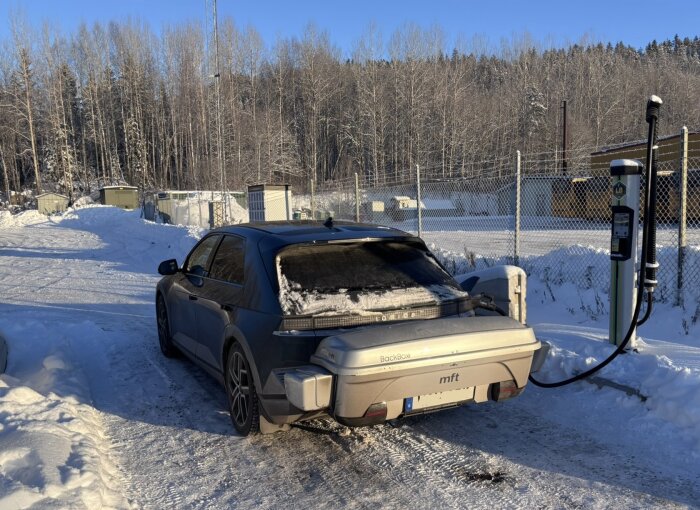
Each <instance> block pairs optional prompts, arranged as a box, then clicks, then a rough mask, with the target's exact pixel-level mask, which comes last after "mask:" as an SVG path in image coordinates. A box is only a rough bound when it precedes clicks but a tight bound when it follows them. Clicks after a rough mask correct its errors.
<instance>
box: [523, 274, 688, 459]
mask: <svg viewBox="0 0 700 510" xmlns="http://www.w3.org/2000/svg"><path fill="white" fill-rule="evenodd" d="M592 295H594V293H593V292H592V291H591V290H587V291H582V290H581V289H579V288H577V287H575V286H574V285H573V284H570V283H565V284H563V285H561V286H557V285H552V284H551V283H547V284H545V283H543V282H542V281H540V280H539V279H537V278H531V279H529V280H528V304H529V308H528V314H529V317H528V319H529V322H530V323H531V324H534V328H535V332H536V334H537V337H538V338H539V339H540V340H545V341H547V342H549V343H550V344H551V345H552V349H551V350H550V353H549V356H548V359H547V360H546V362H545V364H544V366H543V367H542V370H541V371H540V372H539V373H538V374H536V378H537V379H538V380H540V381H543V382H551V381H559V380H563V379H566V378H568V377H571V376H572V375H574V374H577V373H581V372H583V371H585V370H588V369H590V368H592V367H594V366H596V365H598V364H599V363H600V362H601V361H603V360H604V359H605V358H607V357H608V356H609V355H610V354H611V353H612V352H613V351H614V349H615V347H614V346H613V345H611V344H609V343H608V320H609V316H608V313H607V311H608V303H607V301H606V302H604V303H603V302H600V301H598V302H596V303H593V302H592V298H591V296H592ZM592 308H597V312H598V314H597V316H592V315H591V314H590V311H591V309H592ZM674 310H676V313H674ZM677 312H678V310H677V309H674V308H673V307H671V306H670V305H668V304H660V305H657V306H656V307H655V310H654V313H653V314H652V318H651V319H650V321H649V322H648V323H647V324H648V325H644V326H642V327H640V328H639V330H638V333H637V334H638V340H637V344H636V350H637V352H634V353H628V354H623V355H620V356H618V357H617V358H616V359H615V360H614V361H613V362H612V363H610V364H609V365H608V366H607V367H605V368H604V369H602V370H601V371H600V372H598V373H597V374H595V375H596V376H598V377H601V378H605V379H607V380H609V381H612V382H614V383H616V384H620V385H624V386H626V387H628V388H630V389H632V390H634V391H635V392H638V393H639V395H642V396H644V397H645V398H646V400H645V401H643V402H642V401H641V400H640V398H639V397H637V396H629V397H628V396H626V395H625V394H624V393H622V392H620V391H617V390H613V389H609V388H606V387H603V389H602V390H598V389H597V387H596V386H595V385H592V384H589V383H587V382H580V383H575V384H574V385H572V387H574V388H576V387H577V388H582V387H587V389H588V391H596V392H598V391H601V392H608V393H607V394H606V396H605V397H603V396H597V397H596V398H603V399H605V398H607V399H608V400H609V411H610V412H612V413H614V409H615V407H618V406H620V405H623V406H641V407H642V408H644V409H645V410H647V411H648V413H647V414H645V415H643V416H642V419H643V420H645V421H646V422H647V426H648V427H652V426H653V427H658V428H659V432H658V433H659V435H666V436H668V437H667V440H668V441H674V442H676V443H678V442H679V441H680V442H681V443H682V444H683V445H685V448H687V449H688V451H690V452H691V454H692V455H694V456H696V457H700V345H699V344H698V343H697V341H696V339H697V338H698V336H697V333H700V331H699V330H700V325H699V326H698V327H695V328H694V330H693V331H691V332H690V333H691V334H690V335H688V337H684V336H683V332H682V330H679V329H680V328H679V326H678V324H676V322H677V319H678V314H677ZM553 322H556V323H557V324H553ZM657 334H659V335H662V336H661V337H662V338H670V337H673V336H675V335H678V342H679V343H670V342H667V341H662V340H655V339H653V337H654V336H657ZM685 342H687V343H688V345H682V344H683V343H685ZM545 391H547V392H549V393H548V394H551V392H558V391H562V390H545ZM654 421H656V422H657V423H656V424H654V423H652V422H654Z"/></svg>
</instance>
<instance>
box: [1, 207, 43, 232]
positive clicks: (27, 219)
mask: <svg viewBox="0 0 700 510" xmlns="http://www.w3.org/2000/svg"><path fill="white" fill-rule="evenodd" d="M45 221H46V216H45V215H44V214H41V213H40V212H39V211H37V210H28V211H23V212H21V213H19V214H11V213H10V212H9V211H0V228H10V227H26V226H28V225H36V224H37V223H44V222H45Z"/></svg>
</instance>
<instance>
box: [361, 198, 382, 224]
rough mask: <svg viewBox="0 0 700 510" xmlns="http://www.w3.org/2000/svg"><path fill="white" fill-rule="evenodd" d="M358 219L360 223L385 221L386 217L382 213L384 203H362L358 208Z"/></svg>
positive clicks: (378, 201) (371, 201) (379, 201)
mask: <svg viewBox="0 0 700 510" xmlns="http://www.w3.org/2000/svg"><path fill="white" fill-rule="evenodd" d="M360 218H361V219H362V221H367V222H370V223H379V222H383V221H386V219H387V216H386V214H385V212H384V202H382V201H381V200H370V201H368V202H363V203H362V205H361V206H360Z"/></svg>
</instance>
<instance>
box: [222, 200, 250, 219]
mask: <svg viewBox="0 0 700 510" xmlns="http://www.w3.org/2000/svg"><path fill="white" fill-rule="evenodd" d="M226 207H227V208H228V209H229V215H230V217H231V223H248V222H249V221H250V219H249V218H248V209H246V208H245V207H243V206H242V205H241V204H239V203H238V201H237V200H233V199H232V200H229V201H228V204H227V206H226Z"/></svg>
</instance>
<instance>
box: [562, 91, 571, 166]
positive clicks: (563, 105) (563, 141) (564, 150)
mask: <svg viewBox="0 0 700 510" xmlns="http://www.w3.org/2000/svg"><path fill="white" fill-rule="evenodd" d="M561 108H562V110H564V121H563V129H562V137H561V172H562V173H563V174H566V172H567V170H568V166H569V164H568V161H567V160H566V145H567V144H566V141H567V140H566V99H564V100H563V101H562V102H561Z"/></svg>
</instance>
